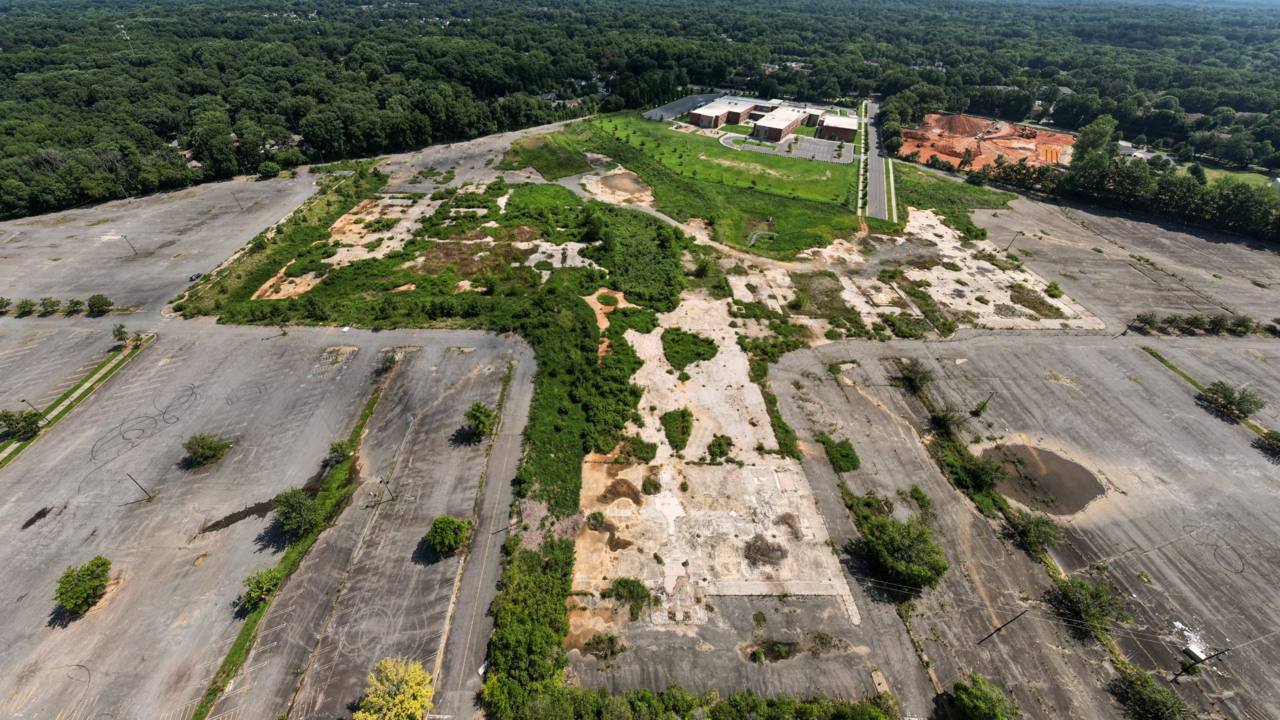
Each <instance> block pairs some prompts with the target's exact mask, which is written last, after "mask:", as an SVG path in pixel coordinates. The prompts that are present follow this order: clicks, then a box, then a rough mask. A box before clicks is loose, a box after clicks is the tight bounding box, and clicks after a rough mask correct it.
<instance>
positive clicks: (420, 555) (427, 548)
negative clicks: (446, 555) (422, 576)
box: [412, 535, 441, 566]
mask: <svg viewBox="0 0 1280 720" xmlns="http://www.w3.org/2000/svg"><path fill="white" fill-rule="evenodd" d="M412 559H413V563H414V564H415V565H423V566H427V565H435V564H436V563H438V562H440V560H441V556H440V553H438V552H436V549H435V547H434V546H433V545H432V544H431V543H429V542H427V536H426V535H423V536H422V537H421V538H419V539H418V545H417V547H415V548H414V549H413V558H412Z"/></svg>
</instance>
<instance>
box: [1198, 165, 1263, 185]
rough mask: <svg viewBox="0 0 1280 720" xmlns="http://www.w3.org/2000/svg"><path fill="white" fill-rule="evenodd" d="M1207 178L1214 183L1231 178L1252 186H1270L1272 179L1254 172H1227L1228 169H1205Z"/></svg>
mask: <svg viewBox="0 0 1280 720" xmlns="http://www.w3.org/2000/svg"><path fill="white" fill-rule="evenodd" d="M1204 174H1205V177H1207V178H1209V182H1213V181H1214V180H1217V179H1218V178H1220V177H1231V178H1234V179H1236V180H1239V181H1241V182H1245V183H1248V184H1250V185H1269V184H1270V183H1271V178H1269V177H1267V176H1266V175H1263V174H1261V173H1256V172H1253V171H1252V170H1227V169H1226V168H1213V167H1205V169H1204Z"/></svg>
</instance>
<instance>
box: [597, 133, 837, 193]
mask: <svg viewBox="0 0 1280 720" xmlns="http://www.w3.org/2000/svg"><path fill="white" fill-rule="evenodd" d="M590 123H591V125H592V126H593V127H595V128H596V129H598V130H601V131H603V132H604V133H606V134H609V135H611V136H613V137H615V138H621V139H622V140H623V141H625V142H626V143H627V144H628V145H630V146H631V147H633V148H635V149H637V150H640V151H641V152H643V153H644V154H645V155H646V156H648V157H650V158H651V159H653V160H656V161H657V162H659V163H661V164H662V165H663V167H666V168H667V169H668V170H671V171H673V172H675V173H678V174H680V175H684V176H686V177H689V178H697V179H701V180H709V181H711V182H713V183H717V184H720V185H729V186H733V187H743V188H749V187H754V188H756V189H757V190H760V191H762V192H766V193H771V194H774V195H782V196H785V197H794V198H802V199H808V200H817V201H820V202H825V203H840V202H843V201H844V199H845V197H846V196H847V195H848V194H849V191H850V187H851V186H852V188H853V192H854V193H856V192H857V187H858V163H857V162H856V161H855V162H853V163H850V164H848V165H839V164H836V163H824V162H814V161H812V160H804V159H800V158H792V157H787V156H785V155H764V154H761V153H754V152H746V151H739V150H733V149H730V148H727V147H725V146H723V145H721V144H720V142H719V140H717V139H715V138H709V137H706V136H703V135H694V134H690V133H681V132H676V131H675V130H669V129H668V128H667V126H666V124H665V123H657V122H651V121H647V120H644V119H642V118H641V117H640V116H639V115H637V114H633V113H627V114H622V115H614V116H610V117H607V118H599V119H596V120H593V121H590ZM615 159H616V158H615Z"/></svg>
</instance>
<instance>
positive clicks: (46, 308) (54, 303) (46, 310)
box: [40, 297, 62, 315]
mask: <svg viewBox="0 0 1280 720" xmlns="http://www.w3.org/2000/svg"><path fill="white" fill-rule="evenodd" d="M60 307H62V301H61V300H55V299H54V298H51V297H42V298H40V314H41V315H52V314H54V313H56V312H58V308H60Z"/></svg>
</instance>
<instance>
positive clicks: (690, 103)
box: [644, 92, 725, 120]
mask: <svg viewBox="0 0 1280 720" xmlns="http://www.w3.org/2000/svg"><path fill="white" fill-rule="evenodd" d="M724 95H725V93H722V92H716V93H706V94H703V95H689V96H688V97H682V98H680V99H679V100H673V101H671V102H669V103H667V104H666V105H663V106H662V107H657V108H654V109H652V110H650V111H649V112H647V113H645V114H644V118H645V119H646V120H662V119H666V120H674V119H676V118H677V117H680V116H681V115H683V114H685V113H687V112H689V111H690V110H696V109H698V108H700V107H702V106H703V105H706V104H707V103H709V102H711V101H712V100H715V99H716V98H718V97H724Z"/></svg>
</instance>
